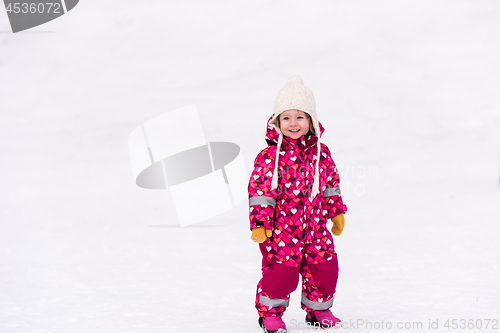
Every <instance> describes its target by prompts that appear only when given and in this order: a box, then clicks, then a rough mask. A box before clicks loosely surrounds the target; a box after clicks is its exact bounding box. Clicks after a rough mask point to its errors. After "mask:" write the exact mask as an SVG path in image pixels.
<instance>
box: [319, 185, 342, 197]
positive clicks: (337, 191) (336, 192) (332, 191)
mask: <svg viewBox="0 0 500 333" xmlns="http://www.w3.org/2000/svg"><path fill="white" fill-rule="evenodd" d="M339 194H340V186H337V187H329V188H327V189H326V190H325V193H323V197H333V196H334V195H339Z"/></svg>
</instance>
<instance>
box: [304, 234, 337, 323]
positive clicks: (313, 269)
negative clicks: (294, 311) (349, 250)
mask: <svg viewBox="0 0 500 333" xmlns="http://www.w3.org/2000/svg"><path fill="white" fill-rule="evenodd" d="M329 237H331V235H329ZM319 242H321V240H320V239H318V240H317V241H316V242H312V243H309V244H308V245H307V246H306V247H305V249H304V256H303V257H302V261H301V271H300V274H301V275H302V299H301V307H302V309H303V310H306V311H307V312H310V313H311V314H312V315H316V314H317V313H319V312H322V311H324V310H328V309H329V308H330V307H332V306H333V298H334V295H335V290H336V288H337V279H338V275H339V264H338V260H337V253H335V250H334V246H333V242H332V243H331V246H327V248H324V247H323V248H321V247H320V246H318V245H317V243H319ZM318 247H320V249H319V250H318ZM325 254H326V255H325ZM325 258H326V259H325Z"/></svg>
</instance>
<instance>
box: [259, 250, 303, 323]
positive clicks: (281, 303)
mask: <svg viewBox="0 0 500 333" xmlns="http://www.w3.org/2000/svg"><path fill="white" fill-rule="evenodd" d="M266 243H268V242H264V243H261V244H259V247H260V250H261V252H262V279H261V280H260V281H259V283H258V284H257V295H256V299H255V308H256V309H257V311H258V313H259V316H260V317H269V316H279V317H281V316H282V315H283V312H285V310H286V308H287V307H288V303H289V300H290V293H291V292H293V291H294V290H295V289H296V288H297V285H298V283H299V274H300V266H298V265H297V266H289V265H285V264H284V263H278V262H270V261H269V260H268V251H267V249H266V245H265V244H266Z"/></svg>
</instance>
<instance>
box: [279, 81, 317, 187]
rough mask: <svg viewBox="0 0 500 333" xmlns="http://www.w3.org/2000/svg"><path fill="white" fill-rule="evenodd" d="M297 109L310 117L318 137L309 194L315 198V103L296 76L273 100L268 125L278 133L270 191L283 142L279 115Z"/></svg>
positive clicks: (311, 94)
mask: <svg viewBox="0 0 500 333" xmlns="http://www.w3.org/2000/svg"><path fill="white" fill-rule="evenodd" d="M291 109H297V110H300V111H304V112H306V113H307V114H309V116H311V120H312V125H313V128H314V132H315V133H314V134H315V135H316V136H317V137H318V143H317V145H318V153H317V156H316V157H317V159H316V168H315V172H314V184H313V188H312V192H311V197H315V196H316V194H318V193H319V158H320V150H321V142H320V136H321V132H320V129H319V122H318V116H317V115H316V101H315V100H314V95H313V93H312V91H311V89H309V88H307V87H306V86H304V81H303V80H302V78H301V77H300V76H298V75H294V76H292V77H291V78H289V79H288V81H286V84H285V86H284V87H283V88H281V90H280V91H279V92H278V96H276V99H275V100H274V115H273V118H272V119H271V121H270V122H269V125H270V126H272V127H274V129H275V130H276V131H277V132H278V133H279V138H278V146H277V148H276V160H275V165H274V173H273V179H272V189H273V190H274V189H276V188H277V187H278V174H277V173H278V158H279V153H280V147H281V143H282V142H283V133H281V130H280V128H279V126H278V120H279V115H280V114H281V113H283V112H284V111H286V110H291Z"/></svg>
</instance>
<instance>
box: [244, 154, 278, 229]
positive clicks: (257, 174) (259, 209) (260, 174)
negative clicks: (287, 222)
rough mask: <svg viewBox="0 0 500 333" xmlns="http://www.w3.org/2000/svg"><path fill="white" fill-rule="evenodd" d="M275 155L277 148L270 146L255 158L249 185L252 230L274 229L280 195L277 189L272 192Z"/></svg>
mask: <svg viewBox="0 0 500 333" xmlns="http://www.w3.org/2000/svg"><path fill="white" fill-rule="evenodd" d="M273 148H274V149H273ZM273 151H274V154H273ZM275 154H276V146H269V147H267V148H265V149H264V150H262V151H261V152H260V154H259V155H257V157H256V158H255V162H254V169H253V172H252V175H251V176H250V181H249V184H248V201H249V202H248V204H249V213H250V229H253V228H256V227H264V228H266V229H272V225H273V217H274V209H275V207H276V197H277V195H278V193H277V190H276V189H274V190H272V191H271V181H272V177H273V171H274V161H275V156H274V155H275Z"/></svg>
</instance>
